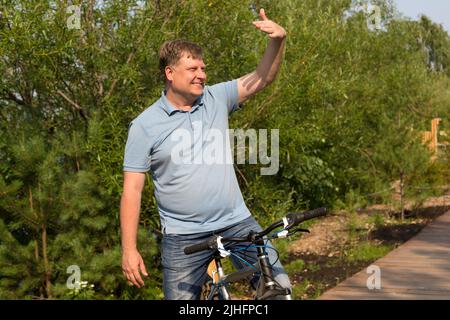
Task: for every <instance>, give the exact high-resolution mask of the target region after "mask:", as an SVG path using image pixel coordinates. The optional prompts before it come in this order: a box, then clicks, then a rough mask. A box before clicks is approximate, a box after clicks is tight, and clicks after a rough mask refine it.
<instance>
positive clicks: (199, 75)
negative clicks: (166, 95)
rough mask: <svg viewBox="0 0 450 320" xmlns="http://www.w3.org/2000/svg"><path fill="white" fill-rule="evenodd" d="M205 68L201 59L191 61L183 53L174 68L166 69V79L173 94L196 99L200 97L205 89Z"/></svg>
mask: <svg viewBox="0 0 450 320" xmlns="http://www.w3.org/2000/svg"><path fill="white" fill-rule="evenodd" d="M205 68H206V66H205V64H204V63H203V60H202V59H193V58H192V57H191V55H189V54H186V53H185V54H183V56H182V57H181V59H180V60H179V61H178V62H177V63H176V64H175V65H174V66H168V67H166V77H167V80H169V83H170V86H171V88H172V90H173V91H174V92H176V93H178V94H180V95H183V96H186V97H189V98H197V97H199V96H200V95H202V93H203V88H204V87H205V82H206V73H205Z"/></svg>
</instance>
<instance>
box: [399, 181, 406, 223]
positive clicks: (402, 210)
mask: <svg viewBox="0 0 450 320" xmlns="http://www.w3.org/2000/svg"><path fill="white" fill-rule="evenodd" d="M400 210H401V217H402V222H403V221H404V220H405V209H404V208H403V172H402V173H400Z"/></svg>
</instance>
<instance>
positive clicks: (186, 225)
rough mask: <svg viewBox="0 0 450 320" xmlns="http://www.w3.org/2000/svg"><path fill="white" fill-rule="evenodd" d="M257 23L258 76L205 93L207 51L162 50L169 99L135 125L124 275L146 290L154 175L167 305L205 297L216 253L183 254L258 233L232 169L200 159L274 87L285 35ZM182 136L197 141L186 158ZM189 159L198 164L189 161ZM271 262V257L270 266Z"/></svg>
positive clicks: (177, 46) (175, 45) (127, 173)
mask: <svg viewBox="0 0 450 320" xmlns="http://www.w3.org/2000/svg"><path fill="white" fill-rule="evenodd" d="M260 18H261V20H260V21H254V22H253V25H254V26H255V27H256V28H258V29H259V30H261V31H262V32H265V33H266V34H268V36H269V38H270V40H269V44H268V47H267V49H266V51H265V53H264V56H263V57H262V60H261V61H260V63H259V64H258V66H257V68H256V70H255V71H253V72H251V73H249V74H247V75H245V76H243V77H241V78H239V79H237V80H232V81H228V82H224V83H219V84H216V85H213V86H205V83H206V73H205V64H204V62H203V59H202V49H201V48H200V47H199V46H197V45H196V44H194V43H191V42H187V41H183V40H175V41H170V42H166V43H164V44H163V46H162V47H161V50H160V67H161V72H162V74H163V75H164V77H165V91H164V92H163V93H162V96H161V98H160V99H159V100H158V101H157V102H156V103H155V104H153V105H152V106H151V107H149V108H148V109H146V110H145V111H144V112H143V113H141V114H140V115H139V116H138V117H137V118H136V119H134V120H133V121H132V123H131V124H130V128H129V134H128V141H127V145H126V148H125V159H124V190H123V194H122V199H121V207H120V219H121V235H122V249H123V256H122V269H123V273H124V275H125V277H126V279H127V280H128V281H129V282H130V283H132V284H133V285H136V286H137V287H139V288H140V287H141V286H143V285H144V281H143V280H142V275H144V276H148V274H147V271H146V268H145V264H144V261H143V260H142V257H141V255H140V254H139V252H138V249H137V247H136V234H137V227H138V222H139V211H140V202H141V192H142V189H143V186H144V181H145V172H147V171H149V170H150V171H151V174H152V178H153V183H154V187H155V197H156V200H157V204H158V211H159V214H160V218H161V226H162V232H163V240H162V264H163V276H164V285H163V286H164V294H165V298H166V299H198V298H199V296H200V292H201V286H202V283H203V282H204V280H205V275H206V267H207V262H208V260H209V259H210V254H211V253H210V252H206V251H203V252H199V253H197V254H193V255H189V256H187V255H185V254H184V252H183V249H184V248H185V247H186V246H189V245H192V244H196V243H199V242H201V241H203V240H205V239H208V238H209V237H211V236H212V235H213V234H218V233H220V234H222V235H223V236H231V235H234V236H243V235H245V234H247V233H248V231H249V230H255V231H259V230H261V227H260V226H259V225H258V223H257V222H256V221H255V220H254V218H253V217H252V216H251V214H250V211H249V210H248V208H247V207H246V205H245V203H244V200H243V197H242V194H241V191H240V189H239V185H238V183H237V179H236V175H235V172H234V168H233V166H232V164H230V163H228V162H226V161H225V162H224V161H215V162H214V161H213V162H212V163H211V162H209V163H205V161H203V160H204V159H203V158H202V157H201V156H200V158H199V157H197V156H198V154H199V153H200V154H201V153H202V152H204V150H203V149H205V148H206V149H208V148H210V147H211V139H208V134H206V137H205V134H204V133H205V132H208V130H210V131H211V130H216V131H219V132H222V133H223V134H224V136H225V139H227V138H228V136H227V135H226V134H225V132H226V130H227V129H228V116H229V114H230V113H232V112H233V111H234V110H236V109H237V108H238V106H239V104H241V103H243V102H244V101H245V100H247V99H248V98H249V97H250V96H252V95H254V94H256V93H257V92H259V91H261V90H262V89H264V88H265V87H266V86H267V85H269V84H270V83H271V82H272V81H273V80H274V79H275V76H276V74H277V72H278V70H279V68H280V63H281V60H282V56H283V52H284V47H285V39H286V31H285V30H284V29H283V28H282V27H281V26H279V25H278V24H276V23H275V22H273V21H271V20H269V19H268V18H267V17H266V15H265V12H264V9H261V11H260ZM180 132H181V133H185V132H188V133H189V136H190V137H192V136H193V141H191V140H189V142H188V144H187V148H186V145H185V146H184V147H182V148H181V150H180V148H179V146H180V141H179V138H180V137H182V135H180V134H179V133H180ZM198 132H200V134H198ZM225 145H227V144H226V141H225ZM226 149H227V150H225V151H224V152H225V153H227V154H229V153H230V150H229V146H228V148H226ZM175 150H176V151H175ZM192 150H193V153H194V154H192ZM202 150H203V151H202ZM180 151H181V152H180ZM181 153H182V154H183V155H182V156H180V154H181ZM192 156H194V158H195V159H196V160H199V159H200V161H196V160H194V161H193V163H192V162H189V161H186V160H189V159H192ZM273 260H274V257H273V254H272V255H271V262H272V263H273V262H275V261H273ZM237 267H242V266H240V265H239V264H237ZM274 275H275V280H276V281H278V282H279V283H280V284H281V285H282V286H284V287H286V288H290V282H289V279H288V277H287V275H286V273H285V272H284V270H283V268H282V266H281V264H280V263H279V262H277V264H275V266H274Z"/></svg>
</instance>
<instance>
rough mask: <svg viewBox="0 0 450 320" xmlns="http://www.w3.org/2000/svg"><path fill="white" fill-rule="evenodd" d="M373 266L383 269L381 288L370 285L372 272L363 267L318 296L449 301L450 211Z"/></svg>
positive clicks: (324, 297) (354, 298) (327, 297)
mask: <svg viewBox="0 0 450 320" xmlns="http://www.w3.org/2000/svg"><path fill="white" fill-rule="evenodd" d="M372 265H376V266H378V267H379V268H380V274H381V288H380V289H373V290H369V289H368V288H367V280H368V278H369V277H371V276H372V275H373V273H367V269H364V270H362V271H360V272H359V273H357V274H355V275H354V276H353V277H351V278H349V279H347V280H345V281H343V282H341V283H340V284H339V285H338V286H336V287H334V288H332V289H330V290H328V291H327V292H325V293H324V294H323V295H322V296H320V297H319V298H318V299H328V300H335V299H352V300H363V299H371V300H373V299H375V300H378V299H389V300H391V299H402V300H411V299H414V300H416V299H417V300H425V299H439V300H450V211H447V212H446V213H445V214H443V215H441V216H440V217H438V218H437V219H436V220H434V221H433V222H431V223H430V224H429V225H428V226H426V227H425V228H424V229H422V231H421V232H420V233H419V234H418V235H416V236H415V237H413V238H412V239H410V240H409V241H407V242H406V243H404V244H403V245H401V246H400V247H398V248H396V249H394V250H393V251H391V252H390V253H389V254H387V255H386V256H385V257H383V258H381V259H379V260H377V261H375V262H374V263H373V264H372ZM370 283H372V284H373V283H374V282H370Z"/></svg>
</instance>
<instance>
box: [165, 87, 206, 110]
mask: <svg viewBox="0 0 450 320" xmlns="http://www.w3.org/2000/svg"><path fill="white" fill-rule="evenodd" d="M203 103H204V102H203V94H202V95H201V96H200V97H198V98H197V99H196V100H195V101H194V104H193V106H192V109H191V110H190V111H183V110H180V109H177V108H175V107H174V106H173V105H172V103H170V101H169V99H167V97H166V90H163V91H162V92H161V107H162V108H163V110H164V111H165V112H166V113H167V114H168V115H169V116H171V115H172V114H174V113H176V112H193V111H194V110H195V109H197V108H198V107H199V106H202V105H203Z"/></svg>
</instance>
